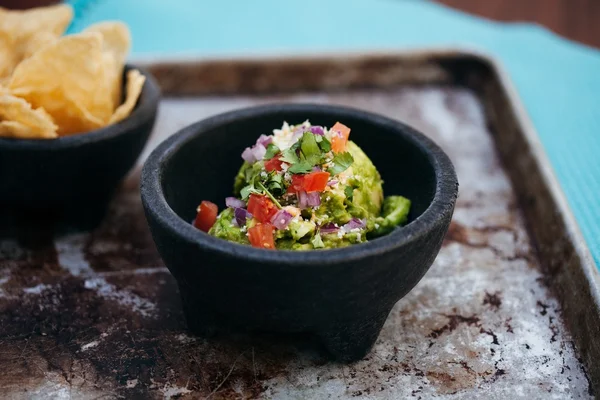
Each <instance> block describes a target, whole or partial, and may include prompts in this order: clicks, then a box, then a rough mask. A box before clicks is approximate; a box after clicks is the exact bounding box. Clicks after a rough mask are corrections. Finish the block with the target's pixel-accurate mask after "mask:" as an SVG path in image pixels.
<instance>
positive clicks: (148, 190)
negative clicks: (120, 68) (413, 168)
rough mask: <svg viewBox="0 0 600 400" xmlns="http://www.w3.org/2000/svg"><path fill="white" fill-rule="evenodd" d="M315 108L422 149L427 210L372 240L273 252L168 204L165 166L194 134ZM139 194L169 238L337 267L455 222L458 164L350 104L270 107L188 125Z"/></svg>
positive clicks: (170, 141)
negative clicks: (428, 173)
mask: <svg viewBox="0 0 600 400" xmlns="http://www.w3.org/2000/svg"><path fill="white" fill-rule="evenodd" d="M315 108H318V109H319V111H321V112H323V113H334V114H335V115H336V117H337V118H343V116H344V115H348V116H350V115H351V116H352V117H353V118H357V117H358V118H362V119H367V120H368V121H369V122H370V123H371V124H374V125H376V126H377V125H378V126H380V127H386V128H388V129H390V128H391V129H393V130H394V131H395V132H396V133H397V134H400V135H402V136H404V137H405V138H406V139H407V140H408V141H410V142H412V144H413V145H415V146H417V147H419V148H420V149H421V150H422V151H423V152H424V153H425V154H426V156H427V158H428V160H429V162H430V163H431V164H432V165H433V168H434V173H435V177H436V189H435V194H434V197H433V200H432V201H431V203H430V204H429V206H428V207H427V209H425V211H423V213H422V214H421V215H419V216H418V217H417V218H415V219H414V220H413V221H411V222H410V223H409V224H407V225H405V226H403V227H402V229H397V230H394V231H393V232H391V233H389V234H387V235H385V236H382V237H379V238H377V239H374V240H371V241H368V242H364V243H359V244H353V245H351V246H348V247H344V248H336V249H322V250H321V249H320V250H311V251H293V250H277V251H272V250H265V249H258V248H255V247H252V246H249V245H244V244H239V243H235V242H230V241H227V240H224V239H220V238H216V237H214V236H211V235H209V234H208V233H205V232H203V231H200V230H199V229H197V228H195V227H193V226H192V224H190V223H189V221H185V220H184V219H182V218H181V217H179V215H178V214H177V213H176V212H175V211H174V210H173V209H172V208H171V207H170V205H169V204H168V203H167V200H166V198H165V195H164V192H163V188H162V184H161V181H162V177H163V168H164V166H165V165H166V163H167V162H168V161H169V160H170V159H171V157H173V156H174V155H175V154H176V153H177V152H178V150H179V149H181V148H182V147H183V146H185V145H186V144H187V143H188V142H190V141H191V140H193V139H194V138H195V137H196V136H198V135H201V134H202V133H203V132H205V131H210V130H214V129H218V128H219V127H222V126H226V125H227V124H228V123H231V122H234V121H239V120H240V119H242V120H243V119H249V118H260V117H262V116H266V115H269V114H271V113H273V112H276V111H290V112H306V113H308V112H309V111H313V112H314V110H315ZM140 194H141V198H142V203H143V205H144V208H145V210H146V213H147V214H148V213H150V214H152V216H153V217H154V218H155V219H156V222H158V223H159V224H161V225H162V226H163V227H165V228H166V229H167V230H168V231H169V233H170V234H172V235H177V236H180V237H182V238H183V239H185V240H186V241H187V242H188V243H190V244H195V245H197V246H199V247H200V248H202V249H204V250H208V251H211V252H215V253H219V254H221V255H224V256H228V257H235V258H238V259H243V260H251V261H255V262H268V263H280V264H286V265H305V266H306V265H324V264H336V263H340V262H347V261H352V260H359V259H364V258H368V257H376V256H379V255H382V254H384V253H387V252H390V251H392V250H394V249H397V248H399V247H402V246H405V245H408V244H410V243H412V242H415V241H417V240H418V239H420V238H421V237H422V236H424V235H426V234H428V233H429V232H430V231H432V230H433V229H434V228H435V227H436V226H437V225H438V224H439V220H440V216H442V217H446V216H447V217H448V220H449V219H450V218H451V216H452V213H453V210H454V204H455V202H456V197H457V195H458V179H457V176H456V172H455V170H454V166H453V164H452V162H451V161H450V158H449V157H448V156H447V155H446V153H445V152H444V151H443V150H442V149H441V148H440V147H439V146H438V145H436V144H435V143H434V142H433V141H432V140H431V139H429V138H428V137H426V136H425V135H423V134H422V133H420V132H418V131H416V130H415V129H413V128H411V127H410V126H408V125H406V124H404V123H402V122H400V121H396V120H393V119H391V118H388V117H384V116H382V115H378V114H375V113H371V112H368V111H364V110H360V109H356V108H351V107H346V106H338V105H325V104H317V103H271V104H265V105H259V106H253V107H248V108H242V109H237V110H233V111H229V112H225V113H222V114H217V115H214V116H212V117H208V118H206V119H203V120H201V121H198V122H195V123H193V124H190V125H188V126H186V127H184V128H182V129H180V130H179V131H177V132H176V133H174V134H173V135H171V136H170V137H169V138H167V139H166V140H164V141H163V142H162V143H161V144H159V145H158V146H157V147H156V148H155V149H154V150H153V151H152V153H151V154H150V155H149V156H148V158H147V159H146V161H145V163H144V166H143V168H142V174H141V179H140ZM148 219H149V218H148ZM442 219H443V218H442Z"/></svg>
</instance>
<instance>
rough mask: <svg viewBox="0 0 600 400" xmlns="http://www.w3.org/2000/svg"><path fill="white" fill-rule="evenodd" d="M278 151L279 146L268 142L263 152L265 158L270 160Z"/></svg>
mask: <svg viewBox="0 0 600 400" xmlns="http://www.w3.org/2000/svg"><path fill="white" fill-rule="evenodd" d="M277 153H279V147H277V146H275V145H274V144H273V143H270V144H269V145H268V146H267V152H266V153H265V157H264V158H265V160H270V159H271V158H273V157H275V155H276V154H277Z"/></svg>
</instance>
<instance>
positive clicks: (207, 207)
mask: <svg viewBox="0 0 600 400" xmlns="http://www.w3.org/2000/svg"><path fill="white" fill-rule="evenodd" d="M218 212H219V207H217V205H216V204H215V203H212V202H210V201H206V200H204V201H202V203H200V206H199V207H198V214H197V215H196V219H195V220H194V226H195V227H196V228H198V229H200V230H201V231H204V232H208V231H209V230H210V228H212V226H213V225H214V224H215V221H216V220H217V213H218Z"/></svg>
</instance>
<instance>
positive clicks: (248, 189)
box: [240, 183, 260, 200]
mask: <svg viewBox="0 0 600 400" xmlns="http://www.w3.org/2000/svg"><path fill="white" fill-rule="evenodd" d="M252 193H260V191H259V190H256V188H255V187H254V183H250V184H249V185H247V186H244V187H243V188H242V190H240V196H241V197H242V200H248V197H250V194H252Z"/></svg>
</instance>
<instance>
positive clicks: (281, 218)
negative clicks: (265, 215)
mask: <svg viewBox="0 0 600 400" xmlns="http://www.w3.org/2000/svg"><path fill="white" fill-rule="evenodd" d="M292 218H293V216H292V214H290V213H289V212H287V211H285V210H279V211H277V213H276V214H275V215H273V218H271V223H272V224H273V226H274V227H275V228H277V229H279V230H282V229H285V228H287V226H288V225H289V224H290V221H291V220H292Z"/></svg>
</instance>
